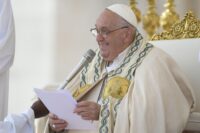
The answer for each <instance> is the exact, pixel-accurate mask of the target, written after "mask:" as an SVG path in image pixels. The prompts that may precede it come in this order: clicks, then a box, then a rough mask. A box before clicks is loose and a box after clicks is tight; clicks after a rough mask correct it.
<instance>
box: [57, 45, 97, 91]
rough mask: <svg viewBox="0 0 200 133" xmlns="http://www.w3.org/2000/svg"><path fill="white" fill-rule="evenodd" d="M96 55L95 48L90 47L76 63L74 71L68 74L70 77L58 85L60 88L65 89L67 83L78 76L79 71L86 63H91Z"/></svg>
mask: <svg viewBox="0 0 200 133" xmlns="http://www.w3.org/2000/svg"><path fill="white" fill-rule="evenodd" d="M95 55H96V53H95V52H94V51H93V50H91V49H89V50H88V51H87V52H86V53H85V54H84V55H83V57H82V58H81V60H80V62H79V63H78V64H77V65H76V67H75V68H74V69H73V71H72V72H71V73H70V74H69V75H68V77H67V78H66V80H65V81H64V83H63V84H61V85H60V86H59V87H58V90H62V89H64V88H65V87H66V86H67V84H68V83H69V82H70V81H71V80H72V79H73V78H74V77H75V76H76V74H77V73H79V72H80V71H81V69H82V68H83V67H84V66H85V65H87V64H88V63H90V62H91V61H92V59H93V58H94V56H95Z"/></svg>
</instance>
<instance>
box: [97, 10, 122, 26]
mask: <svg viewBox="0 0 200 133" xmlns="http://www.w3.org/2000/svg"><path fill="white" fill-rule="evenodd" d="M123 21H124V20H123V19H122V18H121V17H120V16H119V15H117V14H116V13H114V12H112V11H110V10H108V9H105V10H104V11H103V12H102V13H101V14H100V15H99V17H98V18H97V20H96V26H97V27H106V26H107V27H115V26H118V25H120V24H121V23H122V22H123Z"/></svg>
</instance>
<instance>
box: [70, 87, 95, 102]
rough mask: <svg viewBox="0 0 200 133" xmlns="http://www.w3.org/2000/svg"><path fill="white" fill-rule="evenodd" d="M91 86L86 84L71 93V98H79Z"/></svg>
mask: <svg viewBox="0 0 200 133" xmlns="http://www.w3.org/2000/svg"><path fill="white" fill-rule="evenodd" d="M91 86H92V85H90V84H86V85H85V86H83V87H81V88H79V89H77V90H76V91H75V92H74V93H73V97H74V98H75V99H76V98H77V97H79V96H80V95H81V94H83V93H85V92H86V91H87V90H88V89H89V88H90V87H91Z"/></svg>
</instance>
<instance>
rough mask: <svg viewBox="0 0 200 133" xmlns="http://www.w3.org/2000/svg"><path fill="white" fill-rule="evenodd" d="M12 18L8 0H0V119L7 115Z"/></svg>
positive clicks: (12, 57)
mask: <svg viewBox="0 0 200 133" xmlns="http://www.w3.org/2000/svg"><path fill="white" fill-rule="evenodd" d="M14 44H15V31H14V20H13V14H12V9H11V3H10V0H0V120H3V118H4V117H5V116H6V115H7V110H8V91H9V68H10V66H11V65H12V63H13V59H14V50H15V46H14Z"/></svg>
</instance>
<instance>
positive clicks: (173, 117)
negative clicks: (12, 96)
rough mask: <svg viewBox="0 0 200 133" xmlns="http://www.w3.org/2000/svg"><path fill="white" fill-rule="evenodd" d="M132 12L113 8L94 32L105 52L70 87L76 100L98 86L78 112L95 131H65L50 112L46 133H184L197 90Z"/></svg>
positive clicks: (102, 17)
mask: <svg viewBox="0 0 200 133" xmlns="http://www.w3.org/2000/svg"><path fill="white" fill-rule="evenodd" d="M136 26H137V22H136V17H135V15H134V13H133V12H132V10H131V9H130V8H129V7H128V6H126V5H122V4H114V5H112V6H109V7H107V8H106V9H105V10H104V11H103V12H102V13H101V14H100V16H99V18H98V19H97V21H96V25H95V28H93V29H91V32H92V33H93V35H94V36H95V37H96V40H97V42H98V46H99V49H97V51H96V56H95V58H94V59H93V61H92V62H91V63H90V64H89V65H88V66H86V67H85V68H84V69H83V70H82V72H81V73H80V75H79V78H76V79H74V81H73V84H71V85H69V86H68V87H67V88H69V90H70V91H71V92H72V95H73V96H74V98H77V97H79V96H80V95H81V94H82V93H84V91H87V89H88V88H90V87H91V86H93V85H94V84H96V83H97V82H98V83H97V85H95V86H94V87H93V88H92V90H90V92H89V93H87V94H86V95H84V97H83V98H82V99H81V100H80V102H79V103H78V104H77V108H76V109H75V110H74V112H75V113H77V114H78V115H80V116H81V117H82V119H85V120H92V121H93V122H94V123H95V124H96V125H97V126H96V130H93V131H78V130H65V128H66V127H67V125H68V123H67V121H64V120H62V118H58V117H57V116H56V115H54V114H52V113H50V114H49V121H48V123H47V125H48V126H47V127H46V129H45V132H46V133H48V132H50V133H51V132H69V133H71V132H82V133H83V132H87V133H88V132H94V133H98V132H100V133H181V132H182V131H183V129H184V127H185V125H186V122H187V119H188V116H189V113H190V110H191V108H192V107H193V104H194V99H193V95H192V92H191V87H190V85H189V83H188V81H187V80H186V78H185V76H184V74H183V73H182V72H181V71H180V70H179V68H178V67H177V65H176V63H175V62H174V60H172V58H170V57H169V56H168V55H167V54H166V53H164V52H163V51H161V50H160V49H158V48H156V47H154V46H153V45H152V44H149V43H147V42H145V41H144V39H143V37H142V35H141V34H140V33H139V32H138V30H137V28H136Z"/></svg>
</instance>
